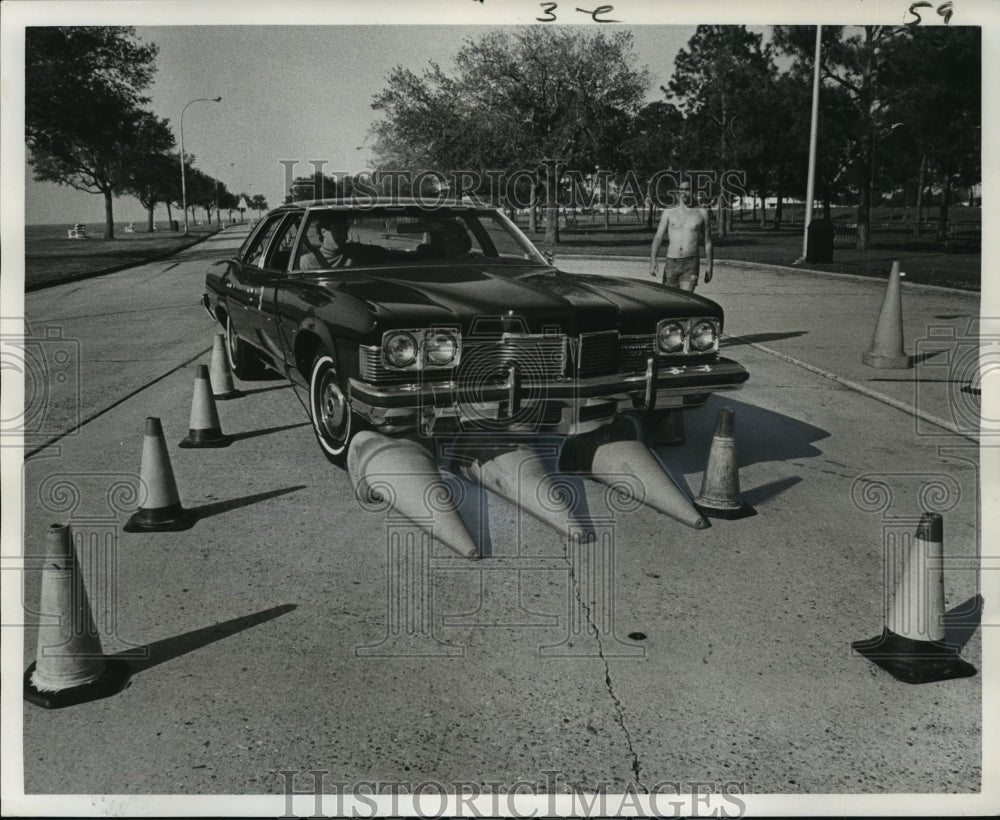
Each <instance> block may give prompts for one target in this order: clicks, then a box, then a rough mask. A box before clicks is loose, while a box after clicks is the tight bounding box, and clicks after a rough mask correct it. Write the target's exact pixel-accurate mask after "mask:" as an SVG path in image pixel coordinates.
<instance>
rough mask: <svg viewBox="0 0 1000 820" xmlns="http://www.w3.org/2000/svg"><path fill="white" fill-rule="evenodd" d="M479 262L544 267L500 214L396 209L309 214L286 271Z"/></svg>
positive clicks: (326, 210)
mask: <svg viewBox="0 0 1000 820" xmlns="http://www.w3.org/2000/svg"><path fill="white" fill-rule="evenodd" d="M484 260H489V261H490V262H491V263H498V262H499V263H504V264H519V265H523V264H532V265H537V264H542V265H544V264H545V260H544V259H543V258H542V256H541V254H539V252H538V250H537V249H536V248H535V247H534V246H533V245H532V244H531V242H530V241H529V240H528V238H527V237H526V236H525V235H524V234H523V233H521V231H520V230H519V229H518V228H517V226H516V225H514V223H512V222H511V221H510V220H509V219H507V217H505V216H504V215H503V214H502V213H500V212H499V211H494V210H486V209H481V210H474V209H465V208H447V207H442V208H434V209H428V208H416V207H411V206H406V207H400V206H396V207H385V208H366V209H357V210H333V209H317V210H313V211H311V212H310V213H309V214H308V216H307V219H306V222H305V229H304V230H303V231H302V232H301V233H300V240H299V242H298V247H297V249H296V252H295V254H294V257H293V259H292V263H291V269H292V270H304V271H308V270H329V269H332V268H342V267H373V266H381V265H401V264H402V265H408V264H424V263H433V264H435V265H441V264H448V265H461V264H470V263H473V264H474V263H476V262H479V263H481V262H483V261H484Z"/></svg>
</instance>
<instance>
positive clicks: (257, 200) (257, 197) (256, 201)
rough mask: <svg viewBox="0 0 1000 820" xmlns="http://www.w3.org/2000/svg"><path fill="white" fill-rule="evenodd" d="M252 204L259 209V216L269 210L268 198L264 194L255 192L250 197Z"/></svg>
mask: <svg viewBox="0 0 1000 820" xmlns="http://www.w3.org/2000/svg"><path fill="white" fill-rule="evenodd" d="M250 204H251V205H253V206H254V208H255V209H256V210H257V218H258V219H259V218H260V215H261V214H262V213H263V212H264V211H266V210H267V198H266V197H265V196H264V195H263V194H254V195H253V197H252V198H251V199H250Z"/></svg>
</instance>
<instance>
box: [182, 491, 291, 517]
mask: <svg viewBox="0 0 1000 820" xmlns="http://www.w3.org/2000/svg"><path fill="white" fill-rule="evenodd" d="M305 487H306V485H305V484H296V485H295V486H294V487H286V488H285V489H283V490H268V491H267V492H266V493H255V494H254V495H244V496H242V497H241V498H231V499H230V500H229V501H215V502H213V503H211V504H202V505H201V506H200V507H191V508H190V509H188V512H189V513H191V514H193V515H194V516H196V517H197V518H198V519H199V520H201V519H202V518H211V517H212V516H213V515H220V514H222V513H225V512H230V511H231V510H238V509H240V507H249V506H250V505H251V504H256V503H257V502H258V501H267V500H268V499H269V498H277V497H278V496H280V495H287V494H288V493H294V492H297V491H298V490H302V489H305Z"/></svg>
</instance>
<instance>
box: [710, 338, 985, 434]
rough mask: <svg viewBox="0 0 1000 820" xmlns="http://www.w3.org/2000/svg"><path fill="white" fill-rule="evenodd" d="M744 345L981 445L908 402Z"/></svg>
mask: <svg viewBox="0 0 1000 820" xmlns="http://www.w3.org/2000/svg"><path fill="white" fill-rule="evenodd" d="M722 335H723V336H724V337H727V338H734V337H732V336H729V334H727V333H723V334H722ZM744 344H746V345H749V346H750V347H755V348H757V349H758V350H760V351H762V352H764V353H767V354H768V355H771V356H774V357H776V358H778V359H781V360H782V361H784V362H787V363H788V364H792V365H795V366H796V367H801V368H802V369H803V370H808V371H809V372H810V373H815V374H816V375H817V376H822V377H823V378H825V379H829V380H830V381H834V382H837V384H840V385H843V386H844V387H846V388H848V389H849V390H854V391H855V392H857V393H860V394H861V395H863V396H867V397H868V398H870V399H874V400H875V401H879V402H882V404H885V405H888V406H889V407H892V408H894V409H896V410H899V411H901V412H903V413H906V414H907V415H910V416H914V417H915V418H919V419H922V420H923V421H925V422H927V423H928V424H933V425H934V426H935V427H940V428H941V429H943V430H947V431H948V432H949V433H954V434H955V435H956V436H961V437H962V438H964V439H968V440H969V441H972V442H974V443H976V444H979V439H978V438H976V437H975V436H974V435H973V434H972V433H970V432H968V431H966V430H962V429H961V428H959V427H958V425H956V424H954V423H953V422H951V421H948V420H947V419H943V418H941V417H939V416H935V415H933V414H932V413H928V412H926V411H924V410H921V409H920V408H919V407H915V406H914V405H912V404H907V403H906V402H904V401H900V400H899V399H894V398H893V397H892V396H887V395H886V394H885V393H880V392H879V391H877V390H872V389H871V388H870V387H866V386H865V385H863V384H861V383H859V382H856V381H853V380H852V379H845V378H844V377H843V376H838V375H837V374H836V373H833V372H831V371H829V370H824V369H823V368H821V367H816V365H812V364H809V363H808V362H804V361H802V360H801V359H796V358H795V357H794V356H789V355H788V354H787V353H782V352H780V351H778V350H775V349H774V348H772V347H767V346H766V345H762V344H760V343H759V342H744Z"/></svg>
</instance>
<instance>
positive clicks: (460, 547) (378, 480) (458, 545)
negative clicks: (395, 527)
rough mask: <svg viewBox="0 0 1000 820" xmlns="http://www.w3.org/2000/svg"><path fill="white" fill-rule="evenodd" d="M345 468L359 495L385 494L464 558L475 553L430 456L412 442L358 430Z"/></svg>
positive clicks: (404, 513)
mask: <svg viewBox="0 0 1000 820" xmlns="http://www.w3.org/2000/svg"><path fill="white" fill-rule="evenodd" d="M347 472H348V474H349V475H350V476H351V480H352V481H353V482H354V485H355V492H356V493H357V495H358V497H359V498H364V497H365V495H369V494H373V495H375V496H379V497H384V496H388V497H387V498H385V500H386V501H388V502H389V504H390V505H391V506H392V507H393V508H395V509H396V510H397V511H398V512H399V513H401V514H402V515H404V516H406V517H407V518H409V519H410V520H411V521H413V522H414V523H415V524H417V525H418V526H420V527H423V528H424V529H425V530H427V531H428V532H430V533H431V534H432V535H433V536H434V537H435V538H437V539H438V540H439V541H441V543H442V544H444V545H445V546H447V547H449V548H450V549H452V550H454V551H455V552H457V553H458V554H459V555H461V556H463V557H465V558H475V557H476V556H478V555H479V548H478V547H477V546H476V543H475V542H474V541H473V540H472V536H471V535H469V531H468V530H467V529H466V528H465V523H464V522H463V521H462V517H461V516H460V515H459V514H458V510H457V509H456V508H455V506H454V505H453V504H452V503H450V498H448V493H447V487H446V485H445V484H444V483H443V480H442V478H441V474H440V473H439V472H438V468H437V465H436V464H435V463H434V459H433V458H432V457H431V455H430V453H428V452H427V451H426V450H425V449H424V448H423V447H421V446H420V445H419V444H417V443H416V442H413V441H409V440H407V439H393V438H389V437H388V436H383V435H382V434H380V433H375V432H373V431H371V430H362V431H361V432H360V433H358V434H357V435H355V436H354V439H353V441H351V446H350V449H349V450H348V451H347ZM442 490H444V492H443V493H442V492H441V491H442Z"/></svg>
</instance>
